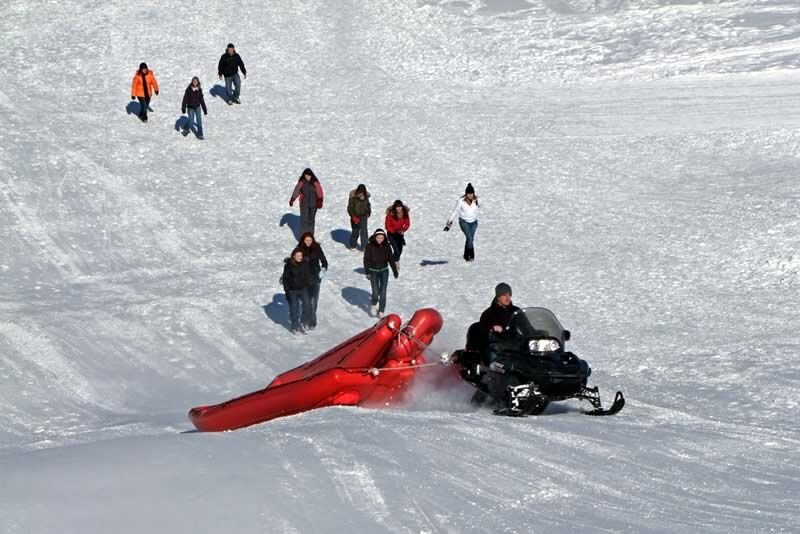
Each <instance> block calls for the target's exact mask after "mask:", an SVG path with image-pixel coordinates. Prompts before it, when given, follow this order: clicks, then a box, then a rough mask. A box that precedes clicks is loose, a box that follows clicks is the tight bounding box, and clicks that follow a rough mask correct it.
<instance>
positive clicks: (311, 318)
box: [304, 281, 320, 328]
mask: <svg viewBox="0 0 800 534" xmlns="http://www.w3.org/2000/svg"><path fill="white" fill-rule="evenodd" d="M319 286H320V282H319V281H317V283H316V284H314V285H313V286H311V287H309V288H308V289H306V294H307V296H308V309H309V314H308V318H307V319H306V318H305V317H304V322H305V323H306V325H308V326H310V327H312V328H313V327H315V326H317V304H319Z"/></svg>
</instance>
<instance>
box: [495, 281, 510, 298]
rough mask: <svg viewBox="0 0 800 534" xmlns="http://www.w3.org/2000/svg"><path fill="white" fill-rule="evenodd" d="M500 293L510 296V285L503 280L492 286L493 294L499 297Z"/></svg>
mask: <svg viewBox="0 0 800 534" xmlns="http://www.w3.org/2000/svg"><path fill="white" fill-rule="evenodd" d="M500 295H508V296H509V297H510V296H511V286H510V285H508V284H506V283H505V282H500V283H499V284H497V285H496V286H495V288H494V296H495V297H499V296H500Z"/></svg>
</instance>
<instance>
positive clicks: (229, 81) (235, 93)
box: [225, 72, 242, 100]
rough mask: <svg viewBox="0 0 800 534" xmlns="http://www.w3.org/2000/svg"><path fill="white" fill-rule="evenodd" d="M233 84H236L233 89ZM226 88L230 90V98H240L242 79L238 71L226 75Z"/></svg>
mask: <svg viewBox="0 0 800 534" xmlns="http://www.w3.org/2000/svg"><path fill="white" fill-rule="evenodd" d="M232 85H235V86H236V87H235V88H234V89H233V90H231V86H232ZM225 90H226V91H228V98H229V99H231V100H239V92H240V91H241V90H242V79H241V78H239V73H238V72H237V73H236V74H234V75H233V76H225Z"/></svg>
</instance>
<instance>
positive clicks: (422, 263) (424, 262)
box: [419, 260, 449, 267]
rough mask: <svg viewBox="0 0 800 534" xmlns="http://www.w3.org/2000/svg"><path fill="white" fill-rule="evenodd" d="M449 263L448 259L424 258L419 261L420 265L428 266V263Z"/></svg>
mask: <svg viewBox="0 0 800 534" xmlns="http://www.w3.org/2000/svg"><path fill="white" fill-rule="evenodd" d="M446 263H449V262H448V261H447V260H422V261H421V262H419V264H420V266H422V267H427V266H428V265H445V264H446Z"/></svg>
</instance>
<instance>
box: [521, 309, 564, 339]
mask: <svg viewBox="0 0 800 534" xmlns="http://www.w3.org/2000/svg"><path fill="white" fill-rule="evenodd" d="M509 326H510V330H511V331H512V332H513V333H514V334H515V335H517V336H520V337H524V338H533V337H554V338H556V339H558V340H559V341H560V342H561V344H562V345H563V344H564V341H565V340H564V327H563V326H561V323H560V322H558V319H557V318H556V316H555V314H554V313H553V312H551V311H550V310H548V309H547V308H525V309H523V310H520V311H519V312H517V313H516V314H514V317H513V318H512V319H511V324H510V325H509Z"/></svg>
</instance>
